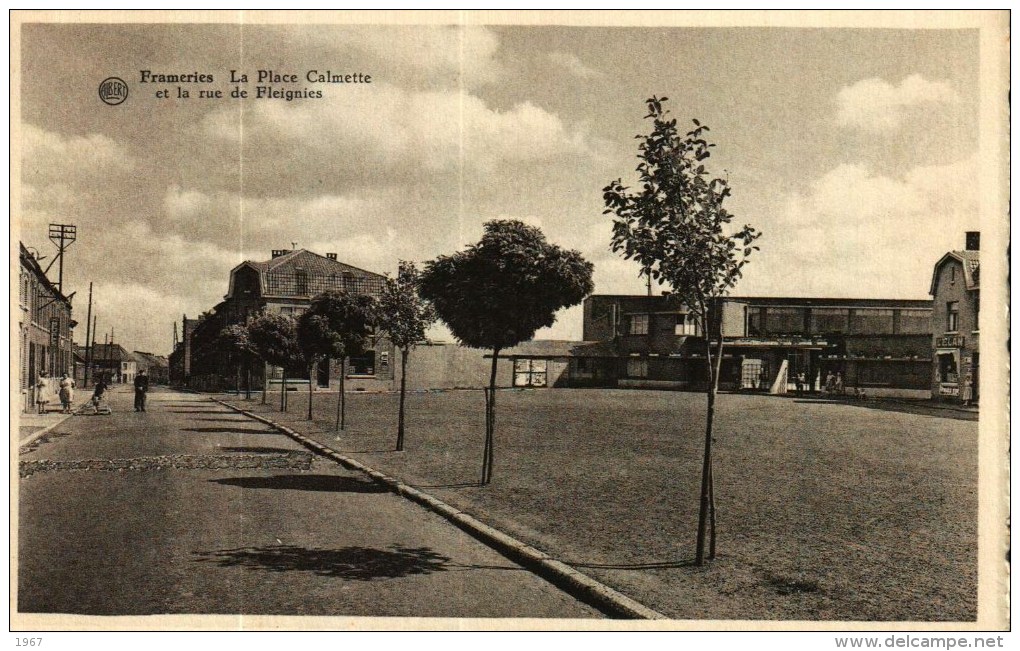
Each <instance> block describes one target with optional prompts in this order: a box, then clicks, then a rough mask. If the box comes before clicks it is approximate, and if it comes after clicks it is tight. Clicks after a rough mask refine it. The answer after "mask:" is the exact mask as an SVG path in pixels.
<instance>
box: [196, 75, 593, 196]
mask: <svg viewBox="0 0 1020 651" xmlns="http://www.w3.org/2000/svg"><path fill="white" fill-rule="evenodd" d="M345 97H346V101H345V102H342V105H341V106H337V103H336V102H319V101H305V102H302V103H296V102H295V103H289V104H283V103H274V102H261V103H259V104H258V105H256V106H255V107H254V108H252V109H251V110H250V111H247V112H246V113H245V117H244V124H243V128H241V126H240V124H239V123H238V122H237V114H236V111H234V110H232V109H229V108H225V109H222V110H220V111H216V112H214V113H213V114H211V115H209V116H207V118H206V119H205V120H204V123H203V125H202V127H203V129H204V130H205V133H206V134H207V135H209V136H210V137H213V138H217V139H220V140H226V141H227V142H230V143H241V141H242V137H243V146H244V147H245V149H246V151H250V152H252V155H250V156H249V155H246V156H245V175H246V177H247V178H248V179H249V181H250V182H251V181H253V180H254V179H257V178H259V177H260V175H262V174H265V176H266V178H267V179H270V178H271V179H273V180H274V182H275V183H276V184H278V185H281V186H286V185H287V183H286V182H281V180H280V175H281V173H285V174H290V175H295V176H297V175H300V176H301V177H302V178H304V179H305V180H306V181H307V179H309V178H316V177H317V176H318V177H321V176H327V177H329V178H332V179H336V178H340V177H345V176H346V177H347V179H348V180H349V181H350V180H353V179H357V178H359V177H360V178H361V179H362V180H366V181H367V180H370V181H371V182H372V183H373V184H378V183H379V181H380V178H385V177H386V176H387V175H388V176H389V177H390V178H396V179H400V180H405V179H406V178H407V176H408V175H409V174H415V175H417V176H420V175H421V174H422V173H429V174H450V173H455V172H461V171H463V172H464V173H466V174H468V175H474V176H476V177H484V176H485V175H486V174H488V173H491V172H492V171H493V170H494V169H496V168H497V167H498V166H499V165H500V164H502V163H521V162H532V161H539V160H544V159H550V158H554V157H559V156H570V155H577V154H585V155H590V150H589V148H588V145H587V141H586V139H585V136H584V134H582V133H580V132H577V131H571V130H570V129H568V127H567V126H566V125H565V124H564V123H563V121H562V120H560V118H559V117H558V116H557V115H555V114H553V113H550V112H548V111H546V110H544V109H542V108H540V107H538V106H535V105H534V104H532V103H530V102H527V101H525V102H522V103H520V104H517V105H516V106H514V107H513V108H511V109H509V110H503V111H500V110H495V109H492V108H490V107H489V106H487V105H486V103H485V102H484V101H483V100H482V99H480V98H478V97H477V96H475V95H471V94H469V93H462V92H460V91H431V92H415V91H407V90H404V89H401V88H397V87H395V86H390V85H386V84H377V85H373V87H372V88H371V89H365V88H351V89H348V90H347V91H346V95H345ZM298 151H299V152H301V156H299V157H294V158H292V160H291V162H292V164H291V163H288V165H287V167H286V169H285V170H281V168H280V166H279V165H278V163H277V161H275V160H274V155H276V154H277V153H278V154H279V155H280V156H284V155H288V154H289V155H290V156H293V153H294V152H298ZM256 152H257V155H256ZM256 187H257V184H256Z"/></svg>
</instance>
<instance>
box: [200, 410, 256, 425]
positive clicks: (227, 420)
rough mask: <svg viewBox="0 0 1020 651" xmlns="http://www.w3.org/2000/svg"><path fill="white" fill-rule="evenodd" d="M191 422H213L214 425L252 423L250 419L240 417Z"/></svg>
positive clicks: (203, 419)
mask: <svg viewBox="0 0 1020 651" xmlns="http://www.w3.org/2000/svg"><path fill="white" fill-rule="evenodd" d="M209 413H215V412H209ZM191 420H196V421H205V422H212V423H250V422H251V420H250V419H248V418H245V417H244V416H239V417H237V418H192V419H191Z"/></svg>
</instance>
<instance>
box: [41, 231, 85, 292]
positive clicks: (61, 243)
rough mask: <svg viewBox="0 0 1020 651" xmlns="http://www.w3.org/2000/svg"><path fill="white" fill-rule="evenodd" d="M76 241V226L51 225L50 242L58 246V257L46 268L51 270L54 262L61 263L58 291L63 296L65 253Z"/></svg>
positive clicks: (58, 272)
mask: <svg viewBox="0 0 1020 651" xmlns="http://www.w3.org/2000/svg"><path fill="white" fill-rule="evenodd" d="M76 239H78V227H77V226H75V225H74V224H50V241H51V242H53V243H54V244H56V245H57V257H55V258H53V262H50V266H49V267H46V271H49V270H50V267H52V266H53V263H54V262H59V263H60V264H59V265H58V266H57V289H58V290H60V293H61V294H63V293H64V251H66V250H67V249H68V247H70V246H71V245H72V244H74V241H75V240H76ZM43 273H45V272H43Z"/></svg>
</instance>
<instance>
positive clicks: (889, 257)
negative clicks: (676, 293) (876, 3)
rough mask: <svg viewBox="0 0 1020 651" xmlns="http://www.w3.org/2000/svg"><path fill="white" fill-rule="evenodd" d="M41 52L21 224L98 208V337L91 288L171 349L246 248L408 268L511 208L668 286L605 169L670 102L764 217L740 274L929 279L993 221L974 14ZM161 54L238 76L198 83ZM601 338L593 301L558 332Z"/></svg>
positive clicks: (793, 286)
mask: <svg viewBox="0 0 1020 651" xmlns="http://www.w3.org/2000/svg"><path fill="white" fill-rule="evenodd" d="M21 44H22V50H21V56H22V67H21V72H22V79H21V81H22V86H21V99H22V102H21V120H22V127H23V130H22V134H21V135H22V137H21V152H22V178H21V180H22V187H21V195H20V196H21V206H20V211H18V212H17V213H16V221H17V222H18V223H20V225H21V233H20V237H21V239H22V241H24V242H25V244H26V245H29V246H33V247H35V248H36V249H38V250H39V251H40V252H42V253H43V254H44V255H51V254H52V251H53V246H52V245H51V244H50V243H49V242H48V241H47V239H46V226H47V224H49V223H50V222H60V223H73V224H77V226H78V241H77V242H76V243H75V244H74V245H73V246H72V247H71V249H70V250H69V251H68V254H67V258H66V263H65V279H66V285H67V291H68V292H71V291H77V292H78V295H77V297H76V298H75V308H76V311H77V315H78V320H79V321H80V322H81V326H80V327H79V330H80V333H79V334H78V335H77V336H78V338H79V340H84V336H85V324H84V319H85V306H86V300H87V297H86V295H87V291H88V283H89V282H90V281H92V282H93V283H95V302H96V306H97V311H98V314H99V321H100V324H99V331H100V332H101V333H103V332H108V331H109V330H110V328H111V327H113V328H115V329H116V333H117V340H118V341H121V342H123V343H124V344H125V345H127V346H128V347H129V348H132V349H139V350H149V351H154V352H159V353H164V354H165V353H168V352H169V350H170V347H171V343H172V332H173V329H172V328H173V326H172V324H173V322H174V320H175V319H179V318H180V316H181V314H183V313H187V314H188V315H189V316H194V315H197V314H199V313H200V312H202V311H203V310H206V309H209V308H211V307H212V306H213V305H215V304H216V303H217V302H218V301H219V300H222V297H223V295H224V293H225V292H226V289H227V279H228V272H229V270H230V269H231V268H232V267H233V266H234V265H236V264H237V263H239V262H240V261H242V260H245V259H256V260H262V259H267V258H268V257H269V255H270V250H271V249H277V248H290V247H291V244H292V243H293V242H296V243H297V246H298V247H300V248H307V249H310V250H312V251H316V252H319V253H326V252H336V253H337V254H338V255H339V258H340V259H341V260H343V261H346V262H348V263H350V264H353V265H355V266H359V267H363V268H366V269H370V270H373V271H377V272H380V273H385V272H394V271H395V270H396V267H397V261H398V260H399V259H408V260H415V261H425V260H428V259H430V258H433V257H435V256H436V255H439V254H443V253H450V252H453V251H455V250H457V249H459V248H461V247H463V246H464V245H465V244H467V243H470V242H472V241H475V240H477V238H478V237H479V236H480V234H481V230H482V226H481V225H482V224H483V223H484V222H486V221H488V220H491V219H498V218H517V219H523V220H525V221H527V222H529V223H532V224H535V225H537V226H540V227H541V228H542V230H543V231H544V232H545V233H546V235H547V236H548V238H549V239H550V240H551V241H553V242H555V243H558V244H561V245H564V246H567V247H570V248H575V249H578V250H580V251H581V252H582V253H583V254H584V256H585V257H586V258H587V259H589V260H591V261H592V262H594V264H595V286H596V291H597V292H600V293H620V292H643V291H644V284H643V282H642V280H641V279H639V278H638V275H637V272H638V269H637V266H636V265H634V264H633V263H629V262H626V261H623V260H621V259H619V258H618V257H616V256H615V255H614V254H612V253H611V252H610V251H609V248H608V242H609V232H610V228H609V226H610V221H609V218H608V217H607V216H604V215H602V209H603V206H602V198H601V189H602V188H603V187H604V186H605V185H606V183H607V182H609V181H611V180H613V179H615V178H618V177H623V178H624V180H625V181H626V180H628V179H630V178H632V175H633V169H634V165H635V163H636V159H635V154H636V151H637V150H636V146H637V141H636V140H634V136H635V135H636V134H638V133H644V132H646V128H647V127H646V125H645V124H644V123H643V120H642V116H643V115H644V104H643V100H644V99H645V98H646V97H648V96H650V95H652V94H656V95H659V96H663V95H665V96H668V97H669V98H670V102H669V105H670V106H671V108H672V111H673V114H674V116H675V117H677V118H678V119H680V120H689V119H691V118H697V119H698V120H699V121H701V122H702V123H704V124H708V125H709V126H710V127H711V136H712V137H713V140H714V142H716V143H717V147H716V149H715V153H714V155H713V157H712V158H711V159H710V160H709V168H710V170H712V171H713V172H715V173H717V174H720V175H722V174H727V175H728V177H729V179H730V182H731V185H732V186H733V189H734V194H733V197H732V199H731V203H730V208H731V210H732V211H733V212H734V213H735V214H736V215H737V217H738V219H739V220H740V221H742V222H747V223H750V224H753V225H755V226H756V227H758V228H759V229H760V230H761V231H763V233H764V235H763V237H762V239H761V240H760V245H761V249H762V250H761V253H760V255H758V256H757V257H755V258H753V260H752V263H751V265H750V266H749V267H748V268H747V272H746V274H745V278H744V280H743V281H742V282H741V284H740V285H739V286H738V289H737V292H736V293H738V294H744V295H788V296H821V295H824V296H833V297H855V296H860V297H875V298H926V297H927V290H928V284H929V282H930V273H931V266H932V264H933V263H934V262H935V261H936V260H937V259H938V258H939V257H940V256H941V255H942V253H944V252H945V251H946V250H948V249H952V248H962V243H963V232H964V231H965V230H968V229H976V228H978V227H979V225H978V217H977V194H976V191H975V187H976V186H977V183H976V178H975V177H976V163H977V160H978V158H977V152H978V140H977V138H978V62H979V59H978V57H979V52H978V33H977V32H976V31H974V30H946V29H942V30H909V31H907V30H895V29H886V30H866V29H855V30H840V29H827V30H822V29H790V28H769V29H760V28H742V29H736V28H733V29H729V28H622V27H621V28H600V27H506V26H502V27H488V28H486V27H470V28H460V27H436V28H427V27H416V26H408V27H376V26H361V27H333V26H329V27H325V26H324V27H318V26H314V27H313V26H302V27H296V26H257V25H246V26H244V27H243V28H242V27H239V26H233V25H204V26H197V25H194V26H189V25H169V26H159V25H144V26H143V25H119V26H114V25H110V26H103V25H57V24H28V25H25V26H24V27H23V31H22V40H21ZM231 69H235V70H238V71H240V72H247V73H248V74H249V76H252V77H253V76H254V73H255V71H256V70H258V69H273V70H276V71H278V72H283V73H288V74H289V73H294V74H297V75H298V78H299V83H297V84H290V85H287V86H278V87H279V88H288V89H292V90H300V89H304V88H309V89H314V90H321V91H322V93H323V98H322V99H306V100H295V101H291V102H287V101H285V100H282V99H265V100H256V99H247V100H231V99H229V98H226V99H198V98H197V97H194V96H195V95H197V92H196V91H197V90H198V89H199V88H206V89H221V90H224V91H225V94H227V93H229V90H230V89H231V88H232V85H231V84H230V83H229V79H228V75H229V71H230V70H231ZM311 69H318V70H332V71H333V72H345V73H347V72H361V73H364V74H370V75H372V82H373V83H371V84H362V85H353V84H352V85H324V84H320V85H313V84H308V83H305V82H304V75H305V73H306V72H307V71H308V70H311ZM141 70H152V71H153V72H156V73H187V72H199V73H207V74H212V75H213V76H214V77H215V79H216V81H215V83H213V84H207V85H198V84H191V85H189V86H188V88H189V90H191V92H192V95H193V97H192V99H189V100H178V99H176V98H174V97H173V94H174V92H175V91H174V88H175V86H176V85H175V84H141V83H139V80H140V71H141ZM111 76H116V77H120V78H122V79H124V80H125V81H127V82H128V84H129V87H130V95H129V97H128V99H127V101H125V102H124V103H123V104H121V105H119V106H116V107H110V106H106V105H105V104H103V103H102V102H100V100H99V98H98V94H97V87H98V85H99V83H100V81H101V80H103V79H104V78H106V77H111ZM255 85H256V84H255V83H254V82H253V83H250V84H248V87H249V91H250V92H253V90H254V88H253V87H254V86H255ZM162 88H169V89H171V98H169V99H157V98H156V97H155V93H156V91H158V90H160V89H162ZM45 264H46V262H44V265H45ZM580 335H581V327H580V310H579V308H575V309H572V310H568V311H565V312H563V313H561V314H560V317H559V320H558V322H557V324H556V325H555V326H553V328H551V329H548V330H545V331H542V332H540V333H539V335H538V336H539V337H544V338H569V339H578V338H580ZM101 339H102V336H100V340H101Z"/></svg>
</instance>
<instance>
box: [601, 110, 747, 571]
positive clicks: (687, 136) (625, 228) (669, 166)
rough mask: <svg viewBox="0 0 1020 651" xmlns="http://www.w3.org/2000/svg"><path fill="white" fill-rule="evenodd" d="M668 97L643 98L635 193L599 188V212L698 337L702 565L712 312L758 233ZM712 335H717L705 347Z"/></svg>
mask: <svg viewBox="0 0 1020 651" xmlns="http://www.w3.org/2000/svg"><path fill="white" fill-rule="evenodd" d="M666 100H667V98H665V97H663V98H657V97H652V98H651V99H649V100H647V101H646V104H647V105H648V115H646V116H645V118H646V119H650V120H652V124H653V127H652V132H651V134H649V135H647V136H638V138H640V139H642V143H641V144H640V145H639V146H638V150H639V152H638V159H639V161H640V162H639V163H638V166H637V173H638V179H639V184H640V188H639V189H637V190H635V191H631V190H630V189H629V188H627V187H624V185H623V182H622V180H620V179H617V180H616V181H613V182H612V183H610V184H609V185H608V186H606V188H605V189H604V190H603V199H604V201H605V205H606V210H605V213H606V214H612V215H613V235H612V249H613V251H616V252H618V253H621V254H622V255H623V256H624V257H625V258H626V259H628V260H630V259H633V260H636V261H637V262H638V263H639V264H640V265H641V266H642V268H643V269H644V270H645V272H646V273H648V274H650V275H651V278H653V279H654V280H656V281H658V282H660V283H665V284H667V285H669V287H670V288H671V289H672V290H673V293H674V295H676V296H677V297H679V298H680V299H681V300H683V302H684V303H685V304H686V306H687V308H688V309H689V310H691V311H692V313H694V314H695V316H696V318H697V319H698V321H699V324H700V326H701V334H702V336H703V337H704V339H705V363H706V370H707V378H708V386H707V389H706V394H707V400H708V412H707V416H706V423H705V453H704V458H703V462H702V473H701V498H700V509H699V515H698V537H697V546H696V563H697V564H698V565H702V564H703V563H704V562H705V537H706V528H707V523H708V519H709V518H711V521H712V532H711V537H712V540H711V545H710V550H709V558H714V556H715V506H714V495H713V493H714V490H713V479H712V421H713V418H714V415H715V400H716V394H717V392H718V389H719V372H720V369H721V366H722V351H723V332H722V325H721V322H720V319H718V317H717V312H716V310H717V309H718V307H719V300H718V299H720V298H721V297H722V296H725V295H726V294H728V293H729V291H730V289H732V288H733V286H734V285H735V284H736V283H737V281H738V280H739V279H740V277H741V275H742V270H743V267H744V265H745V264H747V260H748V257H749V256H750V255H751V253H752V252H753V251H755V250H757V249H758V247H757V246H754V245H753V242H754V241H755V240H756V239H757V238H758V237H759V236H760V235H761V233H759V232H758V231H757V230H755V229H754V228H753V227H751V226H746V225H745V226H744V227H743V228H740V229H735V228H733V227H732V226H731V222H732V221H733V215H731V214H730V213H729V212H728V211H727V210H726V208H724V207H723V202H724V200H725V199H726V198H727V197H728V196H730V193H731V190H730V186H729V183H728V182H727V181H726V180H725V179H721V178H712V177H711V176H710V175H709V174H708V172H707V171H706V169H705V166H704V164H703V163H702V161H704V160H705V159H707V158H708V157H709V155H710V151H709V150H710V149H711V148H712V147H714V146H715V145H714V144H710V143H709V142H708V141H707V140H706V139H705V134H706V133H707V132H708V130H709V129H708V127H707V126H703V125H702V124H700V123H699V122H698V121H697V120H694V121H693V122H694V128H693V129H692V130H691V131H688V132H686V133H684V134H681V133H680V131H679V130H678V129H677V122H676V120H675V119H670V118H669V111H667V110H665V109H663V106H662V105H663V102H665V101H666ZM712 337H718V341H717V343H716V349H715V351H714V353H713V350H712Z"/></svg>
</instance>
